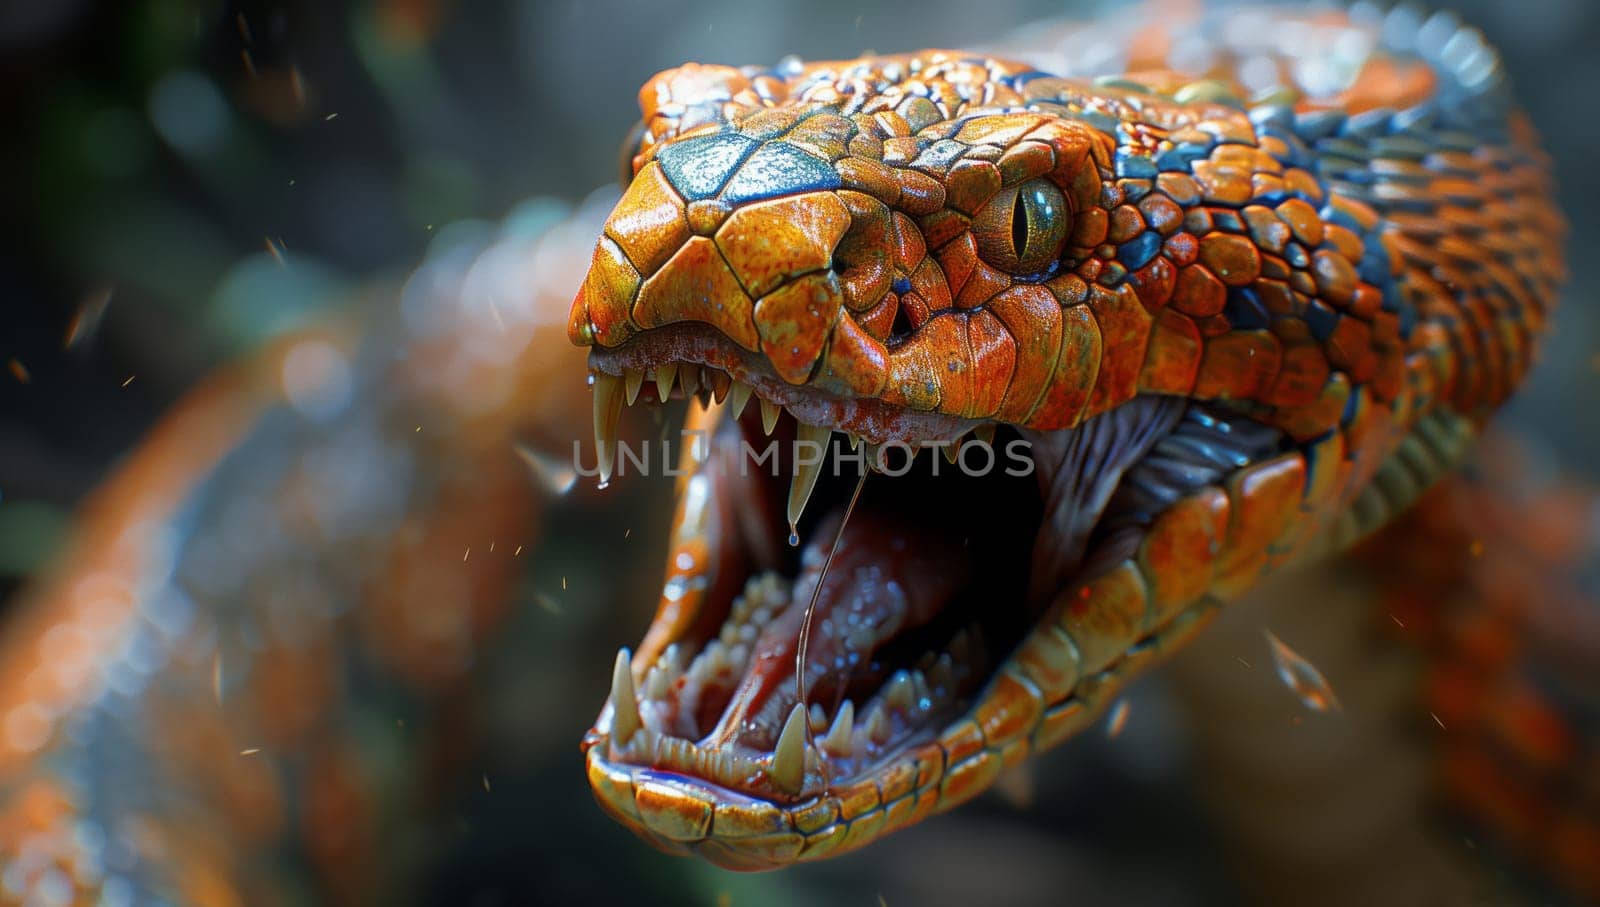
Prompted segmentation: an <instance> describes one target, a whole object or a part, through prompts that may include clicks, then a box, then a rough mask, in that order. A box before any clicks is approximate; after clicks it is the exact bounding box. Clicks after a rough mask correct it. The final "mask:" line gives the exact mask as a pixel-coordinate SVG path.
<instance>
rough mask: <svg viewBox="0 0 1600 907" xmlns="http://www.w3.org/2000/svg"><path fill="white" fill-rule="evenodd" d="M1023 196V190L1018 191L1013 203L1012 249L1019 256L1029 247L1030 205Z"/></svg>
mask: <svg viewBox="0 0 1600 907" xmlns="http://www.w3.org/2000/svg"><path fill="white" fill-rule="evenodd" d="M1024 191H1026V190H1024ZM1022 196H1023V192H1018V193H1017V196H1016V199H1015V200H1014V201H1012V203H1011V249H1012V251H1013V252H1014V253H1015V254H1016V256H1017V257H1018V258H1022V257H1023V254H1024V252H1026V250H1027V248H1028V205H1027V203H1026V202H1024V201H1023V200H1022Z"/></svg>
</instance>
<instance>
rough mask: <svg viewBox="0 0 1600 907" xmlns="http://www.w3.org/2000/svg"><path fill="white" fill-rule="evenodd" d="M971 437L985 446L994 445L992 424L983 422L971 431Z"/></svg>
mask: <svg viewBox="0 0 1600 907" xmlns="http://www.w3.org/2000/svg"><path fill="white" fill-rule="evenodd" d="M972 436H973V437H974V438H977V439H978V440H979V441H982V442H983V443H985V444H989V445H993V444H994V423H993V422H985V423H984V424H982V425H980V426H978V427H977V428H974V429H973V430H972Z"/></svg>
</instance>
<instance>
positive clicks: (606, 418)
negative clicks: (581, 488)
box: [594, 372, 623, 488]
mask: <svg viewBox="0 0 1600 907" xmlns="http://www.w3.org/2000/svg"><path fill="white" fill-rule="evenodd" d="M622 395H623V389H622V379H621V378H618V377H617V376H616V375H608V374H606V373H605V372H595V375H594V452H595V456H597V457H599V459H600V486H601V487H602V488H603V487H605V486H606V484H607V483H609V482H610V481H611V467H612V465H613V464H612V460H613V459H614V458H615V456H616V450H615V447H616V443H617V417H618V416H619V415H621V414H622Z"/></svg>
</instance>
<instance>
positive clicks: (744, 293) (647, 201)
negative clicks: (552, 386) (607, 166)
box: [569, 132, 883, 384]
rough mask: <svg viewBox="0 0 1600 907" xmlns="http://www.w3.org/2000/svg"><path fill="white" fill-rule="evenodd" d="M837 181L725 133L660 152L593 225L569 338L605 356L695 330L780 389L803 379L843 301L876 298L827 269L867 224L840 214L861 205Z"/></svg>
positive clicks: (771, 145)
mask: <svg viewBox="0 0 1600 907" xmlns="http://www.w3.org/2000/svg"><path fill="white" fill-rule="evenodd" d="M839 185H840V180H839V176H838V174H837V173H835V172H834V169H833V167H832V166H831V165H830V164H828V163H827V162H826V161H823V160H822V159H820V158H818V157H815V156H813V155H811V154H809V153H808V152H806V151H804V150H802V149H800V148H799V147H797V146H795V145H791V144H789V143H786V142H782V141H769V142H758V141H756V140H754V139H751V138H749V137H748V136H744V135H741V134H739V133H737V132H724V133H717V134H713V135H703V136H695V137H691V138H688V139H684V140H681V141H678V142H673V143H669V144H668V145H667V146H665V147H663V148H662V149H661V150H660V151H659V152H658V153H657V155H656V158H655V159H654V160H652V161H650V162H648V163H646V164H645V165H644V166H643V167H642V168H641V169H640V171H639V173H638V175H637V176H636V177H635V178H634V180H633V181H632V183H631V184H630V185H629V187H628V189H627V191H626V193H624V195H623V197H622V200H621V201H620V202H619V203H618V205H617V208H616V210H615V211H613V212H612V214H611V217H610V219H609V220H608V221H607V222H606V226H605V232H604V234H603V235H602V236H601V238H600V240H599V242H598V243H597V244H596V247H595V253H594V258H593V261H592V263H591V266H590V269H589V274H588V277H587V278H586V279H585V281H584V283H583V287H582V289H581V290H580V291H579V293H578V297H577V300H576V301H575V302H574V304H573V309H572V317H571V321H570V324H569V333H570V335H571V337H572V340H573V342H575V343H577V344H579V345H598V346H602V347H616V346H619V345H621V344H622V343H624V342H626V341H627V340H628V339H629V338H631V337H632V336H633V335H635V334H638V333H640V332H643V331H647V330H650V329H654V328H662V327H667V326H669V325H674V324H679V323H684V322H696V323H700V324H705V325H710V326H711V327H713V328H715V329H716V330H717V331H719V332H720V333H722V334H723V335H725V336H726V337H727V338H728V339H729V340H731V341H733V342H734V343H735V344H737V345H738V346H739V347H741V348H743V349H744V350H747V351H749V352H752V353H758V354H760V355H761V356H762V357H764V358H765V359H766V360H767V361H768V362H769V363H770V364H771V366H772V369H773V370H774V371H775V372H776V373H777V374H778V375H779V376H781V377H782V378H783V379H784V380H786V381H788V382H790V383H794V384H799V383H803V382H805V381H807V380H808V379H809V377H810V376H811V374H812V372H813V370H814V369H815V367H816V365H817V362H818V359H819V358H820V357H821V355H822V352H823V348H824V346H825V345H826V342H827V339H828V336H829V333H830V331H831V330H832V327H833V325H834V323H835V321H836V320H837V318H838V315H839V312H840V309H841V307H842V306H843V305H844V304H845V303H846V301H847V300H850V301H855V300H857V299H858V298H861V299H864V298H865V294H870V293H876V294H877V295H878V296H879V297H881V295H882V292H883V288H881V287H877V286H876V283H877V282H881V281H875V280H874V279H873V275H872V274H870V273H868V272H865V271H861V270H860V269H859V268H856V269H853V270H850V271H841V262H840V261H838V260H836V254H835V253H836V251H839V250H840V246H841V243H842V242H843V241H844V240H845V239H846V237H847V236H851V235H856V236H862V235H864V234H863V232H862V231H863V229H866V228H865V227H857V226H856V225H857V223H858V221H861V222H863V223H864V222H865V221H866V220H869V219H871V218H872V217H873V216H875V215H876V214H877V212H871V211H867V210H861V211H856V210H853V208H864V206H863V205H862V204H861V203H860V202H859V200H854V199H849V198H847V196H849V195H850V193H841V192H839V191H837V190H838V187H839ZM853 203H854V204H853ZM866 246H867V243H865V242H856V243H854V245H853V246H852V248H856V249H860V248H866ZM852 275H856V279H854V280H852Z"/></svg>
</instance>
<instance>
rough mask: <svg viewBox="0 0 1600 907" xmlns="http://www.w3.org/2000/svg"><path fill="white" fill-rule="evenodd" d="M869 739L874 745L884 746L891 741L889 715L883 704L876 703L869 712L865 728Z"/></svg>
mask: <svg viewBox="0 0 1600 907" xmlns="http://www.w3.org/2000/svg"><path fill="white" fill-rule="evenodd" d="M863 730H865V731H866V734H867V739H868V740H871V741H872V742H873V743H878V744H882V743H884V742H886V741H887V740H888V739H889V715H888V713H887V712H885V711H884V710H883V703H882V702H874V703H873V704H872V708H871V709H869V710H868V711H867V720H866V724H865V725H864V726H863Z"/></svg>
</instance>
